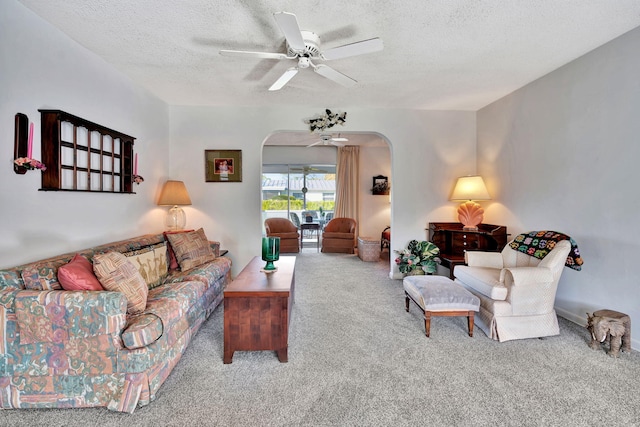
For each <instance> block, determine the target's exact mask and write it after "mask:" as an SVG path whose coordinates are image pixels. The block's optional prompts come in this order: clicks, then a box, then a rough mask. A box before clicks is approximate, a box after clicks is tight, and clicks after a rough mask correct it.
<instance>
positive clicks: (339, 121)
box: [305, 109, 347, 132]
mask: <svg viewBox="0 0 640 427" xmlns="http://www.w3.org/2000/svg"><path fill="white" fill-rule="evenodd" d="M324 111H325V113H326V114H324V115H320V116H319V117H317V118H315V119H309V120H305V123H307V124H309V130H310V131H311V132H314V131H323V130H325V129H328V128H332V127H334V126H335V125H341V126H344V122H346V121H347V113H346V112H344V113H341V114H338V113H332V112H331V110H329V109H326V110H324Z"/></svg>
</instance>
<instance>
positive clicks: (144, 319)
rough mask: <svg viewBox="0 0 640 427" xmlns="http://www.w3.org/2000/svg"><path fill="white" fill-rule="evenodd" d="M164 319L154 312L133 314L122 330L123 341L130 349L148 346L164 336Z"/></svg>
mask: <svg viewBox="0 0 640 427" xmlns="http://www.w3.org/2000/svg"><path fill="white" fill-rule="evenodd" d="M162 331H163V327H162V319H160V318H159V317H158V316H156V315H155V314H153V313H143V314H139V315H135V316H132V317H131V318H130V319H129V322H128V325H127V328H126V329H125V330H124V332H122V343H123V344H124V346H125V347H127V348H128V349H130V350H135V349H136V348H140V347H146V346H148V345H149V344H152V343H154V342H156V341H157V340H158V338H160V337H161V336H162Z"/></svg>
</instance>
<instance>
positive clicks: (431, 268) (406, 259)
mask: <svg viewBox="0 0 640 427" xmlns="http://www.w3.org/2000/svg"><path fill="white" fill-rule="evenodd" d="M394 252H395V253H396V254H398V257H397V258H396V264H398V270H400V272H401V273H405V274H407V275H409V276H411V275H422V274H433V273H435V272H436V267H437V263H438V262H439V261H440V258H438V255H439V254H440V249H439V248H438V247H437V246H436V245H434V244H433V243H431V242H427V241H421V242H418V241H417V240H412V241H410V242H409V244H408V245H407V248H406V249H403V250H400V251H397V250H396V251H394Z"/></svg>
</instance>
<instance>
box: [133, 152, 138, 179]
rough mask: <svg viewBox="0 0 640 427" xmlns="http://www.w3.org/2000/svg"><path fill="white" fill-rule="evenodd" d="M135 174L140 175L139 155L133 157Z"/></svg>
mask: <svg viewBox="0 0 640 427" xmlns="http://www.w3.org/2000/svg"><path fill="white" fill-rule="evenodd" d="M133 174H134V175H138V153H136V154H135V155H134V157H133Z"/></svg>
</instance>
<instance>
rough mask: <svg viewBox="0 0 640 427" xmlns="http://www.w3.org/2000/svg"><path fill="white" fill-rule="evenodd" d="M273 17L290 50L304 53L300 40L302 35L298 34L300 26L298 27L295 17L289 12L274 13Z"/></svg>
mask: <svg viewBox="0 0 640 427" xmlns="http://www.w3.org/2000/svg"><path fill="white" fill-rule="evenodd" d="M273 17H274V18H275V19H276V22H277V23H278V26H279V27H280V30H281V31H282V33H283V34H284V38H285V39H287V43H289V46H290V47H291V49H293V50H295V51H296V52H304V51H305V49H306V46H305V44H304V40H303V38H302V33H301V32H300V26H299V25H298V20H297V19H296V15H294V14H293V13H289V12H276V13H274V14H273Z"/></svg>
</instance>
